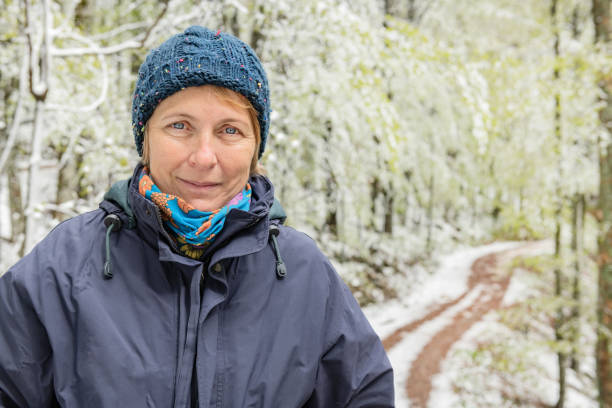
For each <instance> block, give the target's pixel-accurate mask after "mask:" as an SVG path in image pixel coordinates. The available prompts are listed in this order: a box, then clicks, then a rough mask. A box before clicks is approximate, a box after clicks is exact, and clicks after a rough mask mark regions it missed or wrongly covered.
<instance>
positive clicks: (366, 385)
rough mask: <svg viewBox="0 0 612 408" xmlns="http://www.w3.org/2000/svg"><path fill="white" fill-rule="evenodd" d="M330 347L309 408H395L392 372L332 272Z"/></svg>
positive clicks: (350, 297)
mask: <svg viewBox="0 0 612 408" xmlns="http://www.w3.org/2000/svg"><path fill="white" fill-rule="evenodd" d="M327 267H328V268H329V269H330V270H331V271H330V274H329V276H330V288H331V290H330V293H329V296H330V297H329V299H328V305H327V322H326V325H325V333H326V338H327V339H326V344H327V347H326V348H325V350H324V354H323V355H322V357H321V360H320V362H319V369H318V373H317V380H316V386H315V391H314V393H313V394H312V396H311V398H310V399H309V401H308V403H307V404H306V406H307V407H351V408H357V407H360V408H365V407H372V408H374V407H376V408H384V407H393V406H394V390H393V370H392V368H391V364H390V362H389V359H388V358H387V355H386V353H385V350H384V349H383V346H382V343H381V341H380V338H379V337H378V335H377V334H376V333H375V332H374V329H372V327H371V326H370V324H369V323H368V321H367V319H366V317H365V316H364V314H363V312H362V311H361V308H360V307H359V305H358V304H357V301H356V300H355V298H354V297H353V295H352V293H351V292H350V290H349V288H348V287H347V286H346V284H344V282H342V280H341V279H340V277H339V276H338V274H337V273H336V272H335V271H334V270H333V267H332V266H331V265H330V264H328V265H327Z"/></svg>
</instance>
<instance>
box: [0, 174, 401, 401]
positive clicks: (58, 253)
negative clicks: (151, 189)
mask: <svg viewBox="0 0 612 408" xmlns="http://www.w3.org/2000/svg"><path fill="white" fill-rule="evenodd" d="M136 171H138V169H137V170H136ZM250 182H251V186H252V188H253V196H252V204H251V209H250V211H249V212H243V211H240V210H232V212H230V214H229V215H228V217H227V219H226V223H225V227H224V229H223V231H222V233H221V234H220V235H219V236H218V237H217V238H216V240H215V241H214V243H213V244H212V245H211V247H210V248H209V249H208V250H207V252H206V254H205V258H204V261H202V262H200V261H196V260H193V259H190V258H186V257H184V256H181V255H179V254H177V252H176V250H175V248H173V245H174V244H173V243H172V241H171V240H170V239H169V237H168V236H167V233H166V231H165V230H164V228H163V227H162V225H161V221H160V215H159V211H158V209H157V207H156V206H155V205H154V204H153V203H152V202H150V201H148V200H146V199H145V198H144V197H142V196H141V195H140V194H139V193H138V191H137V183H135V182H131V183H130V186H129V188H128V187H127V186H128V184H127V183H124V185H125V186H126V188H125V193H124V195H123V196H121V194H118V193H117V191H115V193H114V195H113V194H111V195H110V196H109V197H108V198H109V199H108V200H105V201H104V202H103V203H102V204H101V205H100V207H101V208H100V209H98V210H95V211H92V212H89V213H87V214H83V215H81V216H78V217H75V218H73V219H70V220H68V221H65V222H63V223H61V224H60V225H58V226H57V227H56V228H55V229H54V230H53V231H52V232H51V233H50V234H49V235H48V236H47V237H46V238H45V239H44V240H43V241H42V242H41V243H40V244H38V245H37V246H36V247H35V248H34V249H33V250H32V252H31V253H29V254H28V255H27V256H25V257H24V258H23V259H22V260H20V261H19V262H18V263H17V264H16V265H14V266H13V267H12V268H11V269H9V271H8V272H6V273H5V274H4V275H3V276H2V277H1V278H0V406H4V407H13V406H18V407H50V406H62V407H88V408H95V407H113V408H115V407H130V408H136V407H189V406H199V407H236V408H237V407H282V408H290V407H302V406H304V407H391V406H393V374H392V370H391V366H390V364H389V361H388V359H387V357H386V355H385V352H384V350H383V348H382V345H381V342H380V339H379V338H378V336H377V335H376V334H375V333H374V331H373V330H372V328H371V327H370V325H369V324H368V322H367V321H366V319H365V317H364V315H363V313H362V312H361V310H360V308H359V306H358V305H357V303H356V301H355V299H354V298H353V296H352V294H351V293H350V291H349V289H348V288H347V286H346V285H345V284H344V283H343V282H342V280H341V279H340V277H339V276H338V274H337V273H336V272H335V271H334V269H333V267H332V266H331V264H330V263H329V261H328V260H327V259H326V258H325V256H324V255H323V254H322V253H321V252H320V251H319V250H318V248H317V246H316V245H315V243H314V242H313V241H312V240H311V239H310V238H308V237H307V236H306V235H304V234H302V233H300V232H297V231H295V230H294V229H292V228H289V227H285V226H280V232H279V234H278V236H277V237H276V238H277V247H278V248H275V244H274V243H273V240H272V239H271V236H270V228H271V225H273V224H277V223H278V221H277V220H275V219H271V218H270V216H269V212H270V207H271V206H272V203H273V197H274V193H273V187H272V185H271V184H270V182H269V181H268V180H267V179H266V178H265V177H262V176H256V177H253V178H251V180H250ZM120 190H121V189H120V188H119V189H118V191H120ZM109 214H115V215H117V216H118V217H119V218H120V220H121V221H122V226H121V228H120V229H117V228H115V229H113V230H111V232H110V233H109V235H108V239H109V241H108V250H109V255H110V261H111V272H112V274H113V277H112V278H111V279H105V277H104V275H103V271H104V264H105V261H106V258H107V255H106V249H107V248H106V244H105V238H106V233H107V231H108V229H107V227H106V226H105V224H104V219H105V217H107V216H108V215H109ZM272 228H273V229H274V227H272ZM276 249H278V253H277V252H276ZM279 256H280V260H279V258H278V257H279ZM281 261H282V262H284V265H285V267H286V276H285V277H284V278H280V277H279V276H278V274H277V263H278V262H281Z"/></svg>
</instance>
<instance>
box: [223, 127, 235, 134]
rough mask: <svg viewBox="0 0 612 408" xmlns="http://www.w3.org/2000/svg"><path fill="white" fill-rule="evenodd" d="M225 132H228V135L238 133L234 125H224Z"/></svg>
mask: <svg viewBox="0 0 612 408" xmlns="http://www.w3.org/2000/svg"><path fill="white" fill-rule="evenodd" d="M225 133H227V134H230V135H235V134H236V133H238V129H236V128H235V127H231V126H229V127H226V128H225Z"/></svg>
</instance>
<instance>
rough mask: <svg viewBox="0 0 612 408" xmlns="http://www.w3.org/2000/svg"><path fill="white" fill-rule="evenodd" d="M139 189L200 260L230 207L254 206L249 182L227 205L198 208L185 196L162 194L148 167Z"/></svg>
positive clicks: (187, 250) (179, 240)
mask: <svg viewBox="0 0 612 408" xmlns="http://www.w3.org/2000/svg"><path fill="white" fill-rule="evenodd" d="M138 191H139V192H140V194H141V195H143V196H145V197H146V198H148V199H149V200H151V201H153V202H154V203H155V205H157V207H159V209H160V211H161V216H162V221H163V222H164V225H165V226H166V228H167V229H168V230H169V231H170V232H171V234H170V235H172V237H173V238H174V239H175V240H176V243H177V244H178V248H179V250H180V252H181V253H182V254H184V255H186V256H188V257H190V258H194V259H199V258H200V257H201V255H202V254H203V253H204V250H205V249H206V247H207V246H208V245H210V243H211V242H212V241H213V240H214V239H215V237H216V236H217V235H218V234H219V232H220V231H221V229H222V228H223V224H224V223H225V216H226V215H227V214H228V213H229V211H230V210H231V209H233V208H237V209H239V210H242V211H248V210H249V208H250V206H251V185H250V184H248V183H247V185H246V186H245V187H244V189H243V190H242V191H241V192H239V193H238V194H237V195H236V196H235V197H234V198H232V199H231V200H230V201H229V203H227V204H226V205H225V206H224V207H222V208H220V209H218V210H214V211H199V210H196V209H195V208H193V207H192V206H191V205H189V204H188V203H187V202H186V201H185V200H183V199H182V198H180V197H177V196H175V195H172V194H166V193H163V192H162V191H161V190H160V189H159V187H157V185H155V183H154V182H153V179H152V178H151V176H150V174H149V169H148V168H147V167H144V168H143V169H142V171H141V172H140V178H139V181H138Z"/></svg>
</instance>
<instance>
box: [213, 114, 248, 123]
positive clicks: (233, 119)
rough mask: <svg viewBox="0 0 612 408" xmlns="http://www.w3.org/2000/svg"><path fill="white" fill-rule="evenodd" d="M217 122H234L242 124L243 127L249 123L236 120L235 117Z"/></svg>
mask: <svg viewBox="0 0 612 408" xmlns="http://www.w3.org/2000/svg"><path fill="white" fill-rule="evenodd" d="M217 122H236V123H240V124H243V125H247V124H248V123H249V122H248V121H245V120H242V119H240V118H237V117H235V116H228V117H226V118H223V119H219V120H218V121H217Z"/></svg>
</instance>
